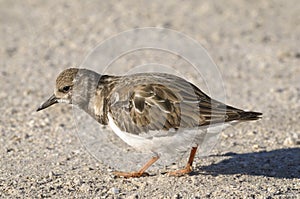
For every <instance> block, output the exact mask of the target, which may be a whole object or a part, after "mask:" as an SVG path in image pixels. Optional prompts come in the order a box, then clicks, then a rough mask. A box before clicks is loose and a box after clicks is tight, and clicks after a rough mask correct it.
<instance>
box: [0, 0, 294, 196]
mask: <svg viewBox="0 0 300 199" xmlns="http://www.w3.org/2000/svg"><path fill="white" fill-rule="evenodd" d="M0 4H1V6H0V23H1V26H0V35H1V40H0V44H1V48H0V55H1V68H0V88H1V89H0V101H1V104H2V105H1V106H0V111H1V115H0V145H1V147H0V154H1V159H0V198H23V197H25V198H46V197H49V198H299V197H300V125H299V118H300V103H299V102H300V84H299V77H300V67H299V65H300V58H299V57H300V56H299V55H300V49H299V46H300V37H299V36H300V15H299V10H300V4H299V3H298V1H296V0H291V1H234V0H230V1H226V2H225V1H224V2H223V1H203V2H202V1H190V2H181V1H163V2H158V1H151V2H149V1H126V2H125V1H109V2H108V1H87V2H83V1H36V0H32V1H9V0H7V1H5V0H3V1H1V3H0ZM136 27H165V28H170V29H174V30H177V31H179V32H182V33H184V34H186V35H188V36H190V37H192V38H194V39H195V40H197V41H198V42H200V43H201V44H202V45H203V46H204V47H205V49H206V50H207V51H208V52H209V54H210V56H211V57H212V58H213V59H214V61H215V62H216V64H217V65H218V67H219V70H220V72H221V74H222V78H223V82H224V86H225V88H226V94H227V98H226V99H227V103H229V104H232V105H234V106H236V107H241V108H244V109H249V110H250V109H251V110H257V111H261V112H263V113H264V118H263V119H262V120H260V121H257V122H249V123H243V124H239V125H237V126H234V127H232V128H229V129H227V130H226V131H224V132H222V133H221V136H220V141H219V143H218V145H217V146H216V148H215V149H214V150H213V151H212V152H211V155H210V156H208V157H206V158H202V159H199V158H198V159H196V161H195V164H194V166H195V167H194V168H195V170H194V172H193V173H192V174H191V175H188V176H183V177H180V178H177V177H168V176H167V175H164V174H160V173H158V174H155V175H154V173H153V174H152V175H150V176H149V177H142V178H138V179H123V178H115V177H114V176H113V175H112V174H111V169H110V168H109V166H108V165H105V164H101V163H100V162H99V161H98V160H96V159H94V158H93V156H91V155H90V154H89V153H88V152H87V150H86V149H85V147H84V146H82V144H81V142H80V140H79V138H78V137H77V135H76V124H75V121H74V119H73V115H72V108H71V107H70V106H65V105H56V106H55V107H51V108H49V109H47V110H46V111H42V112H38V113H36V112H35V109H36V108H37V106H38V105H39V104H40V103H41V102H42V101H43V100H45V99H46V98H47V97H49V95H50V94H51V93H52V92H53V86H54V81H55V77H56V76H57V74H58V73H59V72H60V71H62V70H63V69H65V68H68V67H71V66H79V65H80V64H81V63H82V62H83V60H84V59H85V57H86V56H87V55H88V53H89V52H90V51H91V50H92V49H93V48H94V47H95V46H97V44H99V43H100V42H102V41H104V40H105V39H107V38H109V37H111V36H113V35H116V34H117V33H120V32H122V31H126V30H129V29H132V28H136ZM125 63H126V62H125ZM124 67H125V66H124Z"/></svg>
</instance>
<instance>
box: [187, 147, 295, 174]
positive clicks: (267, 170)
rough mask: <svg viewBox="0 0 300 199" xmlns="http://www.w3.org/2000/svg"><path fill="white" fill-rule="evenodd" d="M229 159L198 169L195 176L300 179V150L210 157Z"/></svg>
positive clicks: (291, 149)
mask: <svg viewBox="0 0 300 199" xmlns="http://www.w3.org/2000/svg"><path fill="white" fill-rule="evenodd" d="M219 156H222V157H229V156H230V158H228V159H225V160H222V161H221V162H218V163H215V164H211V165H208V166H203V167H200V168H196V170H195V171H194V173H193V174H194V175H197V174H203V172H204V173H205V174H209V175H219V174H224V175H233V174H245V175H252V176H266V177H274V178H300V148H288V149H277V150H273V151H262V152H255V153H244V154H236V153H227V154H224V155H213V156H210V157H219Z"/></svg>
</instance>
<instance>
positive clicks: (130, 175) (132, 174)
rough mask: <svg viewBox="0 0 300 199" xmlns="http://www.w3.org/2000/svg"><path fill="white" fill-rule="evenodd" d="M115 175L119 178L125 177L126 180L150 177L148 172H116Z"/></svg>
mask: <svg viewBox="0 0 300 199" xmlns="http://www.w3.org/2000/svg"><path fill="white" fill-rule="evenodd" d="M113 174H114V175H115V176H117V177H124V178H139V177H145V176H149V173H147V172H122V171H115V172H113Z"/></svg>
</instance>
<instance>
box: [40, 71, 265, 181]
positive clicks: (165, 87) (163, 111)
mask: <svg viewBox="0 0 300 199" xmlns="http://www.w3.org/2000/svg"><path fill="white" fill-rule="evenodd" d="M56 103H66V104H72V105H73V106H77V107H79V108H80V109H82V110H83V111H85V112H86V113H87V114H89V115H90V116H91V117H92V118H93V119H95V120H96V121H97V122H98V123H100V124H101V125H104V126H109V127H110V128H111V129H112V130H113V132H114V133H115V134H116V135H117V136H119V137H120V138H121V140H123V141H124V142H125V143H126V144H128V145H129V146H131V147H133V148H135V149H136V150H138V151H149V152H152V153H153V157H152V158H151V159H150V160H149V161H148V162H146V164H144V166H142V168H141V169H139V170H138V171H129V172H123V171H115V172H114V174H115V175H116V176H118V177H125V178H130V177H142V176H147V175H149V174H148V173H147V172H146V170H147V169H148V168H149V167H150V166H151V165H152V164H154V163H155V162H156V161H157V160H158V159H159V158H160V156H161V154H163V153H168V152H173V151H174V150H175V149H176V147H178V148H185V147H187V148H188V149H186V150H190V155H189V158H188V161H187V164H186V166H185V167H184V168H182V169H178V170H175V171H169V172H168V174H169V175H171V176H182V175H185V174H189V173H191V172H192V170H193V168H192V164H193V161H194V158H195V155H196V152H197V149H198V147H199V146H201V144H202V142H203V132H205V130H207V129H218V127H220V126H221V127H226V126H230V125H233V124H236V123H240V122H244V121H253V120H258V119H260V118H261V116H262V113H260V112H254V111H244V110H242V109H239V108H235V107H233V106H229V105H226V104H224V103H222V102H220V101H217V100H215V99H212V98H211V97H209V96H208V95H207V94H205V93H204V92H202V91H201V90H200V89H199V88H198V87H197V86H195V85H194V84H193V83H191V82H189V81H187V80H185V79H184V78H181V77H179V76H175V75H172V74H168V73H160V72H155V73H154V72H153V73H135V74H130V75H124V76H117V75H103V74H99V73H97V72H95V71H93V70H89V69H85V68H68V69H65V70H64V71H62V72H61V73H60V74H59V75H58V77H57V79H56V86H55V89H54V94H53V95H52V96H51V97H50V98H49V99H48V100H46V101H45V102H44V103H42V104H41V105H40V106H39V107H38V109H37V110H36V111H41V110H43V109H45V108H48V107H50V106H52V105H54V104H56ZM190 132H192V133H190ZM195 132H196V133H195ZM197 132H199V136H198V133H197ZM201 132H202V133H201ZM189 133H190V134H189ZM187 143H192V144H187ZM185 145H188V146H185Z"/></svg>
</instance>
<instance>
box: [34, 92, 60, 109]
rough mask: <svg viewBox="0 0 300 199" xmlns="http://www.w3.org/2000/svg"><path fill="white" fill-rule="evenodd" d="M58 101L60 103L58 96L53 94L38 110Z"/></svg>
mask: <svg viewBox="0 0 300 199" xmlns="http://www.w3.org/2000/svg"><path fill="white" fill-rule="evenodd" d="M56 103H58V101H57V98H56V97H55V95H52V96H51V97H50V98H49V99H48V100H47V101H45V102H44V103H43V104H41V105H40V106H39V107H38V109H37V110H36V111H40V110H43V109H45V108H48V107H49V106H51V105H53V104H56Z"/></svg>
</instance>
